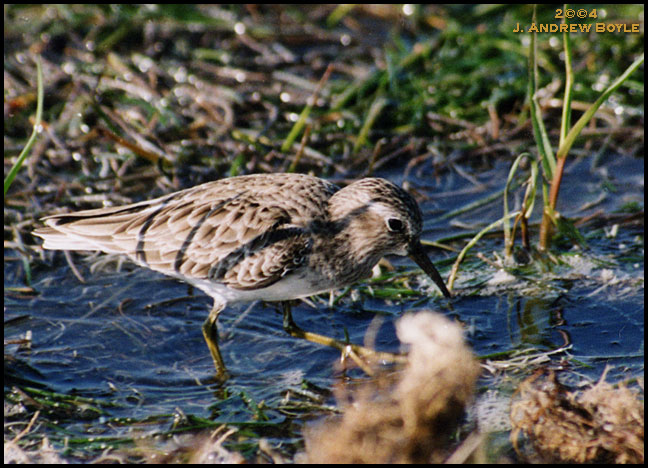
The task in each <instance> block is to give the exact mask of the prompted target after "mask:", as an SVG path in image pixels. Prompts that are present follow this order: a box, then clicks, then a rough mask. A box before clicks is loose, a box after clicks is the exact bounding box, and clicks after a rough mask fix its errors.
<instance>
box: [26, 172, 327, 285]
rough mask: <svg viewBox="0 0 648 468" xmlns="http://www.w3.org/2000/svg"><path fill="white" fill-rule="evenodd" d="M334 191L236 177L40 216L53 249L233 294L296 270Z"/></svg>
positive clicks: (288, 178)
mask: <svg viewBox="0 0 648 468" xmlns="http://www.w3.org/2000/svg"><path fill="white" fill-rule="evenodd" d="M336 190H337V187H336V186H334V185H333V184H330V183H328V182H326V181H323V180H321V179H317V178H314V177H309V176H304V175H298V174H273V175H252V176H242V177H234V178H230V179H224V180H221V181H216V182H210V183H207V184H203V185H199V186H197V187H193V188H190V189H187V190H183V191H180V192H176V193H174V194H171V195H167V196H164V197H160V198H157V199H155V200H150V201H146V202H140V203H135V204H132V205H127V206H122V207H114V208H101V209H97V210H87V211H81V212H77V213H72V214H62V215H54V216H50V217H47V218H44V222H45V223H46V224H47V226H48V227H46V228H42V229H38V230H36V231H35V234H36V235H38V236H40V237H42V238H43V239H44V240H45V242H44V244H43V246H44V247H45V248H48V249H59V250H101V251H104V252H109V253H119V254H124V255H127V256H128V257H130V258H131V259H133V260H134V261H136V262H137V263H139V264H141V265H144V266H147V267H149V268H151V269H153V270H156V271H160V272H162V273H165V274H169V275H173V276H180V277H185V278H187V279H188V280H191V279H200V280H211V281H215V282H222V283H225V284H226V285H228V286H230V287H232V288H236V289H257V288H261V287H265V286H268V285H271V284H272V283H274V282H276V281H278V280H279V279H280V278H281V277H282V276H284V275H285V274H286V273H287V272H289V271H291V270H292V269H294V268H296V267H298V266H299V264H300V262H301V261H302V260H303V258H304V256H305V255H306V253H307V252H308V250H309V249H310V243H311V237H310V225H309V223H312V222H313V220H318V219H322V218H323V217H324V216H325V212H326V209H327V203H328V198H329V197H330V196H331V195H332V194H333V193H334V192H335V191H336Z"/></svg>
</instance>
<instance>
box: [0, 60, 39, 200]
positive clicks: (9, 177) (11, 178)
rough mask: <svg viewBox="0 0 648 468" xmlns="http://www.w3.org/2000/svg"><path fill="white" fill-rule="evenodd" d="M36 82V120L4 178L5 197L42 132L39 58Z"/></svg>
mask: <svg viewBox="0 0 648 468" xmlns="http://www.w3.org/2000/svg"><path fill="white" fill-rule="evenodd" d="M36 73H37V74H36V80H37V83H38V84H37V86H38V98H37V101H36V120H35V121H34V129H33V130H32V134H31V136H30V137H29V140H28V141H27V144H26V145H25V147H24V148H23V150H22V151H21V152H20V155H19V156H18V160H17V161H16V163H15V164H14V165H13V166H12V167H11V170H10V171H9V174H7V177H5V180H4V194H5V195H7V191H8V190H9V187H11V184H12V182H13V181H14V179H15V178H16V175H17V174H18V171H19V170H20V168H21V167H22V165H23V163H24V162H25V159H27V156H29V152H30V151H31V148H32V146H34V143H35V142H36V138H38V134H39V133H40V132H41V131H42V130H43V129H42V127H41V120H42V117H43V95H44V92H43V68H42V66H41V61H40V57H38V56H37V57H36Z"/></svg>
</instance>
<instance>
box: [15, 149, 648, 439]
mask: <svg viewBox="0 0 648 468" xmlns="http://www.w3.org/2000/svg"><path fill="white" fill-rule="evenodd" d="M498 166H499V165H498ZM569 170H570V171H569V173H568V174H567V176H566V178H565V182H564V183H563V186H564V192H563V193H562V194H561V199H560V200H561V201H560V203H561V208H560V209H561V210H562V212H563V214H564V215H566V216H575V215H576V214H578V215H579V216H583V215H586V214H587V213H588V210H585V211H582V210H579V208H580V207H581V206H583V205H584V204H586V203H588V202H589V201H591V199H592V198H594V197H596V196H598V195H597V194H599V193H601V184H602V183H603V182H604V181H608V182H609V181H612V182H613V183H614V184H615V186H616V188H617V190H616V191H615V192H609V193H607V195H606V197H605V199H604V200H602V201H601V202H600V203H598V204H597V205H596V206H594V207H592V208H590V209H589V210H590V211H591V210H595V209H603V210H605V212H608V213H609V212H613V211H615V210H616V209H618V208H619V206H621V205H622V204H624V203H627V202H628V201H633V200H635V201H639V200H643V160H637V159H631V158H624V157H622V156H617V157H610V158H608V159H607V161H606V163H605V165H604V166H603V167H602V168H600V169H597V170H594V171H591V170H590V168H589V163H588V161H586V160H582V161H580V162H577V163H574V164H572V166H571V167H570V168H569ZM506 172H507V171H506V170H504V167H501V166H500V167H495V168H493V169H492V170H490V171H488V172H482V173H480V174H479V175H478V176H477V177H478V178H479V179H480V180H481V181H482V182H483V185H482V186H480V187H475V186H472V185H471V184H470V183H468V182H467V181H466V180H465V179H462V178H460V177H458V176H456V175H448V176H446V177H443V178H438V179H435V182H436V187H431V186H429V185H428V184H429V180H426V171H425V169H423V170H422V171H421V173H420V174H418V178H413V179H410V182H411V184H412V185H413V186H415V187H416V188H417V190H419V191H422V192H424V193H426V194H427V195H429V196H430V197H431V199H430V200H429V201H426V202H423V203H422V208H423V210H424V212H425V213H426V223H425V226H426V232H425V233H424V236H423V237H424V239H426V240H435V239H438V238H441V237H444V236H450V235H453V234H459V233H461V232H463V231H462V229H461V228H459V227H456V226H453V225H452V224H451V225H450V226H449V223H448V222H447V221H436V220H435V218H438V217H439V215H440V214H442V213H444V212H447V211H449V210H451V209H455V208H457V207H458V206H461V205H463V204H464V203H468V202H470V201H472V200H474V199H476V198H480V197H483V196H484V195H485V194H488V193H490V191H492V190H496V189H500V188H501V187H502V186H503V183H504V179H503V177H504V176H505V175H506ZM383 175H384V174H383ZM394 181H395V182H401V181H400V180H398V179H397V178H394ZM576 182H577V183H576ZM449 194H452V196H448V195H449ZM536 211H537V210H536ZM499 216H501V201H500V202H498V203H497V204H490V205H488V206H486V207H485V208H483V209H480V210H479V211H478V212H471V213H469V214H467V215H465V216H462V217H461V222H462V223H465V224H475V223H484V222H485V220H494V219H496V218H497V217H499ZM454 221H457V220H454ZM633 229H634V230H633ZM583 234H585V235H586V236H587V235H588V233H587V232H583ZM501 250H502V241H501V237H497V238H493V239H488V240H484V241H482V242H481V243H480V244H479V245H478V247H477V249H476V251H479V252H483V253H484V254H485V255H486V256H487V257H490V256H491V254H492V252H493V251H498V252H501ZM429 253H430V255H431V258H432V260H433V261H434V262H436V263H437V265H439V263H438V262H440V261H442V260H443V259H444V258H447V257H448V254H447V253H445V252H440V251H438V250H429ZM6 254H7V253H6ZM57 258H58V260H57V262H56V264H55V265H53V266H52V267H51V268H46V267H44V266H40V267H37V268H36V269H35V270H34V271H33V272H32V274H33V279H34V282H33V287H34V289H35V291H36V292H37V295H36V296H24V295H21V294H19V293H12V292H7V288H8V287H12V286H19V285H21V284H22V276H21V270H20V267H19V264H18V263H17V262H5V339H9V338H17V337H20V336H24V334H25V333H26V332H27V331H28V330H29V331H31V332H32V340H33V343H32V346H31V349H18V348H17V346H16V345H11V346H9V347H8V349H6V350H5V353H7V352H8V353H9V354H11V355H13V356H14V358H15V359H16V361H15V362H11V363H10V364H9V365H7V362H5V387H7V385H11V384H12V382H17V381H20V380H22V379H27V380H29V381H30V385H31V386H42V387H43V388H47V389H49V390H51V391H54V392H57V393H60V394H66V395H77V396H83V397H88V398H94V399H95V400H94V401H95V402H103V403H105V405H106V406H105V407H104V411H105V413H104V414H103V415H102V416H101V417H97V418H90V419H91V420H90V421H86V422H84V423H83V424H77V422H74V421H69V420H68V421H69V422H67V423H65V424H66V427H65V429H67V430H69V431H70V432H71V433H79V434H83V433H85V432H86V431H87V430H88V426H87V425H86V423H87V424H90V425H92V426H93V429H92V431H93V433H96V434H101V435H104V436H110V435H117V434H119V433H121V432H123V431H124V429H120V428H118V427H115V425H114V424H111V422H113V423H114V421H115V418H127V417H128V418H136V419H144V418H147V417H151V416H157V415H164V414H172V413H174V412H176V411H178V409H180V410H181V412H182V413H184V414H185V415H188V414H189V415H196V416H202V417H209V418H211V419H212V420H214V421H218V422H229V423H250V424H257V423H259V424H261V422H263V424H267V425H269V426H270V425H273V424H277V423H280V422H283V421H284V420H285V419H286V418H288V417H290V418H292V417H293V416H288V414H290V412H289V411H285V402H286V401H287V400H286V398H287V395H288V394H290V395H298V394H299V393H300V392H303V383H304V381H306V382H308V383H309V384H311V385H313V386H315V387H316V388H321V389H324V390H323V391H322V392H321V393H320V394H319V397H321V399H319V400H316V401H317V404H331V403H332V402H333V400H332V399H331V398H330V397H327V394H328V392H327V390H326V389H330V388H331V387H332V386H333V385H334V384H335V383H336V382H339V381H341V380H343V379H345V378H347V377H349V376H350V377H357V378H361V377H362V374H361V373H360V371H359V370H357V369H355V370H351V371H348V372H343V371H342V370H340V365H339V358H340V357H339V354H338V353H337V351H335V350H333V349H328V348H325V347H322V346H320V345H317V344H313V343H309V342H306V341H303V340H298V339H296V338H293V337H291V336H289V335H288V334H286V333H285V332H284V331H283V329H282V316H281V314H280V313H279V312H278V307H277V306H276V305H272V304H263V303H254V304H251V305H250V304H247V305H246V304H244V305H236V306H232V307H228V308H227V309H226V310H225V311H224V312H223V313H222V314H221V316H220V319H219V332H220V337H221V338H220V344H221V351H222V353H223V358H224V360H225V363H226V365H227V366H228V369H229V371H230V373H231V378H230V379H229V380H228V381H227V382H226V383H224V384H217V383H213V382H211V377H212V376H213V364H212V361H211V357H210V355H209V352H208V350H207V347H206V345H205V343H204V340H203V336H202V332H201V324H202V322H203V320H204V319H205V317H206V316H207V313H208V311H209V309H210V307H211V299H210V298H208V297H207V296H205V295H203V294H202V293H201V292H200V291H195V290H194V291H192V290H191V289H190V288H189V287H188V286H187V285H185V284H182V283H180V282H178V281H175V280H173V279H170V278H166V277H164V276H163V275H160V274H157V273H154V272H150V271H147V270H144V269H141V268H138V267H134V266H131V265H127V266H124V267H123V268H122V270H121V271H116V270H115V269H114V266H111V265H108V266H106V267H105V268H104V269H103V270H102V271H100V272H96V273H91V272H90V271H89V269H88V264H87V263H86V262H85V261H84V260H83V259H82V257H79V256H76V257H75V258H76V264H77V267H78V268H79V269H80V270H81V271H82V273H83V275H84V277H85V278H86V283H85V284H82V283H80V282H79V280H78V279H77V278H76V277H75V276H74V275H73V274H72V273H71V271H70V269H69V267H68V266H67V264H66V263H65V261H64V259H63V256H62V254H58V255H57ZM570 258H571V260H570V261H572V264H571V265H565V266H560V267H556V268H555V270H554V271H553V272H552V273H551V274H552V275H554V276H553V277H549V278H542V279H540V278H537V277H529V278H528V279H526V280H525V279H524V278H517V279H514V280H512V281H510V282H509V283H497V282H495V281H494V278H497V276H496V273H497V272H496V271H495V270H494V269H492V268H491V267H489V266H487V265H485V264H482V265H481V266H480V267H479V268H478V269H472V270H469V269H468V270H466V271H461V270H460V274H459V282H458V283H457V284H456V285H455V292H456V294H457V297H456V298H455V299H453V300H452V304H451V305H449V304H448V303H447V301H445V300H444V299H443V298H441V297H440V296H439V295H438V292H436V291H435V293H434V294H433V295H430V296H429V297H425V295H422V296H421V297H419V298H412V299H406V300H403V301H402V302H399V303H391V302H389V301H384V300H381V299H379V298H376V297H371V296H369V295H365V294H358V293H353V294H348V295H346V296H345V297H344V298H343V299H342V300H341V301H340V303H339V304H338V305H337V306H336V307H334V308H331V307H329V305H328V297H327V296H322V297H320V298H316V299H314V300H313V301H312V304H307V303H300V304H299V305H297V306H295V307H294V308H293V315H294V318H295V321H296V322H297V324H299V325H300V326H301V327H302V328H304V329H305V330H309V331H314V332H317V333H321V334H324V335H329V336H333V337H335V338H338V339H344V338H345V333H348V336H349V338H350V340H351V341H352V342H354V343H362V342H363V339H364V336H365V334H366V331H367V329H368V328H369V327H370V324H372V322H373V321H374V320H375V319H376V317H378V318H379V320H380V326H379V332H378V334H377V339H376V342H375V346H376V348H378V349H381V350H387V351H397V350H398V349H399V343H398V340H397V338H396V336H395V333H394V321H395V320H396V319H397V318H398V317H400V316H401V315H402V314H404V313H406V312H407V311H409V310H412V309H417V310H418V309H423V308H428V309H434V310H439V311H441V312H442V313H445V314H447V315H449V316H451V317H455V318H457V319H458V320H460V321H461V322H463V323H464V324H465V326H466V331H467V337H468V340H469V341H470V343H471V344H472V346H473V348H474V350H475V353H476V354H477V355H480V356H484V355H492V354H494V353H499V352H506V351H510V350H514V349H525V348H529V347H533V348H537V349H539V350H552V349H556V348H560V347H563V346H566V345H571V346H572V347H571V349H570V350H569V354H570V355H572V356H573V357H574V362H576V363H578V365H574V364H572V366H574V367H573V369H574V371H575V373H576V374H577V375H585V376H587V377H589V378H591V379H594V380H595V379H597V378H598V377H599V376H600V375H601V373H602V372H603V369H604V368H605V366H607V365H612V366H614V368H613V370H612V371H611V374H610V376H609V379H610V380H615V379H618V378H625V379H627V378H630V377H637V376H640V375H642V373H643V356H644V342H643V336H644V319H643V314H644V305H643V304H644V303H643V229H642V228H641V229H640V230H637V229H636V228H629V229H625V228H624V227H621V228H620V229H619V231H618V233H617V236H616V237H614V238H610V239H605V238H604V236H596V237H593V238H592V239H591V241H590V243H589V250H586V251H584V252H582V253H580V252H574V253H573V255H572V256H571V257H570ZM628 259H629V260H628ZM390 260H393V261H394V264H395V265H396V266H397V268H399V269H407V270H413V269H415V268H416V266H415V265H413V264H412V263H411V262H410V261H409V260H408V259H390ZM633 260H634V261H633ZM442 271H443V272H444V273H443V276H444V277H445V276H446V274H447V271H448V268H442ZM419 280H421V281H423V282H425V280H423V279H421V278H419ZM489 281H490V282H492V284H488V283H489ZM425 284H427V287H432V288H433V286H430V283H428V282H425ZM478 285H481V286H479V287H478ZM293 398H294V396H293ZM314 401H315V400H314ZM261 402H263V408H264V411H263V414H264V416H263V418H261V419H259V414H258V411H257V410H258V405H259V404H260V403H261ZM311 413H312V414H317V411H312V412H311ZM312 414H311V415H312ZM296 421H299V418H297V419H296ZM167 423H168V421H167V420H165V419H162V426H165V425H166V424H167ZM151 424H152V426H155V423H151ZM294 436H295V434H294V433H293V432H292V430H288V431H285V432H284V433H283V434H280V435H277V434H276V433H274V434H273V435H272V437H271V439H272V440H274V441H277V442H281V441H282V440H283V441H284V442H286V441H288V440H290V441H292V440H293V438H294Z"/></svg>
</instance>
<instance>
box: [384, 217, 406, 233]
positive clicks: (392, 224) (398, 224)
mask: <svg viewBox="0 0 648 468" xmlns="http://www.w3.org/2000/svg"><path fill="white" fill-rule="evenodd" d="M387 227H388V228H389V230H390V231H392V232H403V229H405V224H404V223H403V221H401V220H400V219H398V218H389V219H388V220H387Z"/></svg>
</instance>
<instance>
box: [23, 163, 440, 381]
mask: <svg viewBox="0 0 648 468" xmlns="http://www.w3.org/2000/svg"><path fill="white" fill-rule="evenodd" d="M43 221H44V223H45V224H46V225H47V226H48V227H44V228H40V229H37V230H36V231H34V233H35V234H36V235H37V236H40V237H42V238H43V239H44V243H43V247H44V248H46V249H55V250H99V251H103V252H107V253H117V254H123V255H126V256H127V257H129V258H130V259H131V260H133V261H134V262H136V263H137V264H139V265H141V266H145V267H147V268H150V269H152V270H156V271H159V272H161V273H164V274H166V275H170V276H173V277H175V278H179V279H181V280H183V281H186V282H188V283H190V284H192V285H194V286H195V287H197V288H199V289H201V290H203V291H204V292H205V293H207V294H208V295H209V296H211V297H212V298H213V299H214V306H213V308H212V310H211V312H210V314H209V316H208V317H207V319H206V320H205V323H204V324H203V334H204V337H205V341H206V342H207V345H208V347H209V350H210V352H211V355H212V358H213V359H214V364H215V365H216V368H217V371H218V372H219V374H221V375H222V374H224V373H225V366H224V364H223V361H222V358H221V356H220V352H219V349H218V341H217V337H218V335H217V329H216V321H217V318H218V314H219V313H220V312H221V311H222V310H223V308H224V307H225V306H226V305H227V304H230V303H235V302H240V301H244V302H245V301H255V300H264V301H282V302H283V303H284V305H285V306H284V328H285V329H286V330H287V331H288V332H289V333H291V334H292V335H295V336H300V337H303V338H307V339H310V340H311V341H316V342H319V343H324V344H327V345H331V346H336V347H338V348H340V349H343V348H342V344H341V343H339V342H337V341H335V340H331V339H329V338H326V337H323V336H321V335H317V334H314V333H310V332H304V331H302V330H301V329H299V328H298V327H297V326H296V325H295V323H294V322H293V320H292V316H291V314H290V307H289V306H288V305H287V304H288V302H287V301H289V300H292V299H298V298H302V297H306V296H311V295H314V294H319V293H322V292H326V291H330V290H332V289H337V288H340V287H343V286H347V285H350V284H352V283H354V282H356V281H357V280H359V279H362V278H366V277H368V276H370V274H371V271H372V269H373V267H374V266H375V265H376V263H378V261H379V260H380V259H381V258H382V257H383V256H385V255H388V254H397V255H408V256H409V257H411V258H412V259H413V260H414V261H415V262H416V263H417V264H418V265H419V266H420V267H421V268H422V269H423V271H424V272H425V273H427V274H428V276H430V278H432V280H434V282H435V283H436V284H437V286H438V287H439V289H440V290H441V292H442V293H443V294H444V295H445V296H446V297H450V292H449V291H448V289H447V288H446V286H445V284H444V282H443V279H442V278H441V276H440V275H439V272H438V271H437V270H436V268H435V267H434V265H433V264H432V262H431V261H430V260H429V258H428V257H427V255H426V254H425V251H424V250H423V247H422V245H421V242H420V236H421V228H422V215H421V210H420V208H419V206H418V204H417V203H416V201H415V200H414V198H412V196H411V195H409V194H408V193H407V192H406V191H404V190H403V189H401V188H400V187H398V186H396V185H394V184H393V183H391V182H389V181H387V180H385V179H379V178H366V179H361V180H358V181H356V182H354V183H352V184H350V185H347V186H346V187H344V188H342V189H340V188H339V187H337V186H336V185H334V184H332V183H330V182H327V181H325V180H322V179H319V178H317V177H312V176H308V175H301V174H256V175H247V176H239V177H232V178H229V179H223V180H218V181H215V182H208V183H206V184H202V185H198V186H196V187H192V188H189V189H186V190H181V191H179V192H175V193H172V194H170V195H165V196H163V197H159V198H156V199H154V200H149V201H143V202H139V203H133V204H131V205H125V206H119V207H110V208H99V209H95V210H86V211H80V212H77V213H70V214H58V215H54V216H49V217H46V218H43ZM354 349H361V350H364V348H361V347H357V346H356V347H355V348H354ZM365 351H366V350H365Z"/></svg>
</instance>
